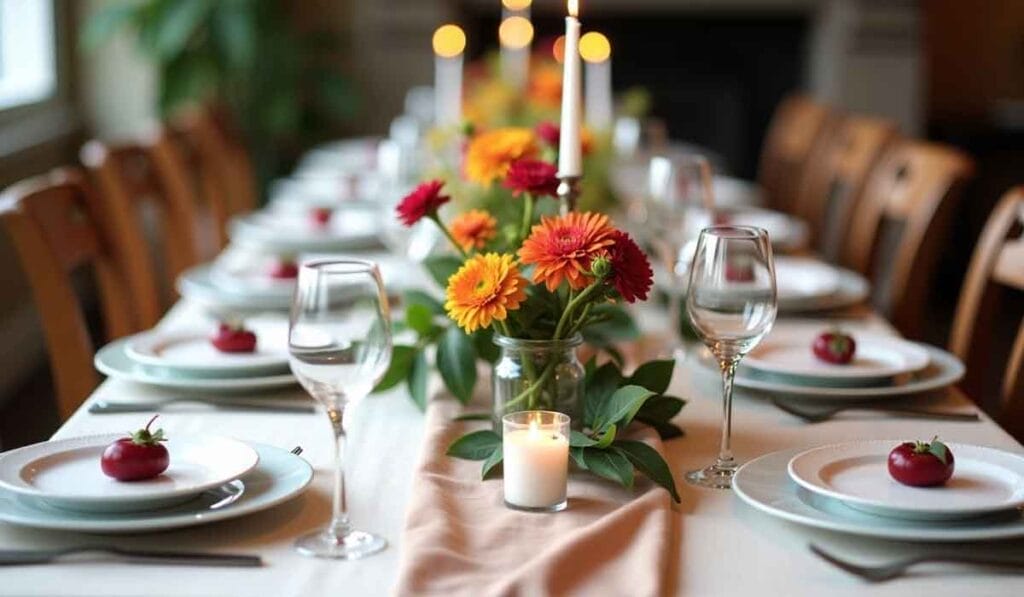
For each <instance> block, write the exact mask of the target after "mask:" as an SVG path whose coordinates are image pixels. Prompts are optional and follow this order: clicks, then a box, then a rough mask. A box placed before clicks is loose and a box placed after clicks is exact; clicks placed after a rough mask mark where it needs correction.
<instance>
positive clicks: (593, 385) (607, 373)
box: [583, 363, 622, 429]
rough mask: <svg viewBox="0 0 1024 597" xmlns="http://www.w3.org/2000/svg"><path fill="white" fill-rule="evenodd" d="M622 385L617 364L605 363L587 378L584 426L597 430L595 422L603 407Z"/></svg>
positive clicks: (620, 373)
mask: <svg viewBox="0 0 1024 597" xmlns="http://www.w3.org/2000/svg"><path fill="white" fill-rule="evenodd" d="M620 385H622V372H621V371H620V370H619V368H618V366H617V365H615V363H605V364H604V365H601V366H600V367H598V369H597V370H596V371H594V374H593V375H590V376H588V377H587V380H586V389H585V392H584V396H585V398H584V400H583V424H584V425H586V426H587V427H590V428H591V429H597V427H596V426H595V421H596V419H597V413H598V411H599V410H600V408H601V405H602V404H604V403H605V401H607V400H608V398H609V397H610V396H611V395H612V394H613V393H614V392H615V390H617V389H618V387H619V386H620Z"/></svg>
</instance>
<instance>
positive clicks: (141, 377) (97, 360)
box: [93, 338, 298, 391]
mask: <svg viewBox="0 0 1024 597" xmlns="http://www.w3.org/2000/svg"><path fill="white" fill-rule="evenodd" d="M126 340H127V338H120V339H118V340H114V341H113V342H111V343H109V344H107V345H106V346H104V347H103V348H101V349H99V350H98V351H96V356H95V357H94V358H93V364H94V365H95V367H96V369H97V370H98V371H99V372H100V373H102V374H104V375H106V376H108V377H112V378H116V379H124V380H127V381H133V382H136V383H141V384H145V385H150V386H156V387H162V388H180V389H192V390H207V391H236V390H237V391H242V390H258V389H264V388H266V389H269V388H282V387H287V386H291V385H295V384H297V383H298V380H297V379H296V378H295V376H294V375H292V374H291V373H288V374H282V375H267V376H263V377H259V376H256V377H237V378H215V377H214V378H205V377H171V376H168V377H163V376H159V375H152V374H149V373H146V372H145V371H139V370H136V369H135V368H134V367H132V361H131V360H130V359H129V358H128V355H127V354H125V350H124V348H125V343H126ZM125 365H127V367H126V366H125Z"/></svg>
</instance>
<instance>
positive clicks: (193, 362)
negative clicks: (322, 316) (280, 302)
mask: <svg viewBox="0 0 1024 597" xmlns="http://www.w3.org/2000/svg"><path fill="white" fill-rule="evenodd" d="M245 326H246V328H248V329H250V330H252V331H253V333H255V334H256V350H254V351H253V352H244V353H237V352H221V351H220V350H218V349H217V348H216V347H215V346H214V345H213V343H212V342H211V341H210V336H211V335H213V334H214V333H215V330H214V329H211V330H209V331H199V330H188V331H186V330H176V331H163V330H159V329H156V330H152V331H149V332H143V333H141V334H136V335H134V336H131V337H129V338H128V339H127V345H126V346H125V354H127V355H128V358H130V359H132V360H133V361H135V362H136V363H138V364H140V365H143V366H146V367H160V368H163V369H166V370H169V371H172V372H177V373H181V374H182V375H192V376H204V377H234V376H240V375H241V376H245V375H260V374H263V375H271V374H280V373H285V372H287V371H288V322H287V321H285V320H284V319H280V318H275V319H270V318H261V319H259V320H257V319H256V318H253V319H248V320H246V322H245ZM214 327H216V326H214Z"/></svg>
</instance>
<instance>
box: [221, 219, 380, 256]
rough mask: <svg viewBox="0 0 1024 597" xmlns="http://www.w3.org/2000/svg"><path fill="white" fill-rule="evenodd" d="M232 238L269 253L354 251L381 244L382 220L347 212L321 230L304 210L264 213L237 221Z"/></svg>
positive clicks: (234, 221) (231, 233) (231, 231)
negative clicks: (379, 239)
mask: <svg viewBox="0 0 1024 597" xmlns="http://www.w3.org/2000/svg"><path fill="white" fill-rule="evenodd" d="M230 235H231V240H232V242H237V243H239V244H242V245H245V246H249V247H253V248H256V249H259V250H262V251H268V252H271V251H272V252H277V253H291V254H298V253H307V252H316V251H320V252H329V251H351V250H355V249H368V248H372V247H375V246H377V245H378V244H379V241H378V237H379V236H380V221H379V214H378V213H377V211H376V210H373V209H347V210H344V211H339V212H336V213H335V214H334V216H333V217H332V218H331V220H330V223H329V225H328V226H327V227H324V228H320V227H317V226H316V225H314V224H313V222H312V221H311V220H310V217H309V214H308V213H305V212H302V211H295V210H262V211H257V212H253V213H250V214H246V215H242V216H238V217H236V218H234V219H233V220H232V221H231V226H230Z"/></svg>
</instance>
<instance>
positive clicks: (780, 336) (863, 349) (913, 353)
mask: <svg viewBox="0 0 1024 597" xmlns="http://www.w3.org/2000/svg"><path fill="white" fill-rule="evenodd" d="M827 331H828V328H827V327H826V326H822V328H821V329H819V330H814V329H811V328H809V327H804V326H801V327H780V328H776V329H773V330H772V331H771V332H769V333H768V335H767V336H765V338H764V339H763V340H761V342H760V343H759V344H758V345H757V346H756V347H755V348H754V349H753V350H751V351H750V354H748V355H747V356H745V357H744V358H743V364H744V365H746V366H747V367H750V368H752V369H757V370H759V371H763V372H765V373H771V374H776V375H789V376H794V377H799V378H803V379H807V380H814V381H828V380H846V381H848V380H861V381H865V382H871V381H879V380H885V379H886V378H892V377H895V376H897V375H903V374H906V373H913V372H914V371H920V370H921V369H924V368H925V367H927V366H928V351H926V350H925V349H924V348H922V347H921V346H920V345H918V344H914V343H913V342H908V341H906V340H903V339H902V338H896V337H894V336H891V335H888V336H886V335H881V334H870V333H862V332H851V335H852V337H853V339H854V342H855V343H856V350H855V351H854V353H853V360H852V361H850V362H849V363H847V364H845V365H835V364H832V363H827V362H825V361H822V360H821V359H819V358H818V357H817V356H815V355H814V352H813V351H812V349H811V347H812V345H813V343H814V340H815V338H817V336H818V335H819V334H820V333H822V332H827Z"/></svg>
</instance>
